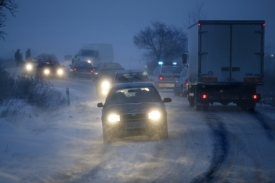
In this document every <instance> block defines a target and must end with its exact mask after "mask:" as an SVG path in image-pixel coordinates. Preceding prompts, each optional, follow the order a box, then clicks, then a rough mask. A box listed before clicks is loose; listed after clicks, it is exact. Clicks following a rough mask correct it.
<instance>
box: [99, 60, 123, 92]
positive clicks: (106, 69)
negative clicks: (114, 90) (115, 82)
mask: <svg viewBox="0 0 275 183" xmlns="http://www.w3.org/2000/svg"><path fill="white" fill-rule="evenodd" d="M120 70H125V69H124V68H123V67H122V66H121V65H120V64H119V63H116V62H104V63H100V64H98V65H97V66H96V70H95V75H94V80H95V85H96V95H97V96H98V97H106V95H107V94H108V91H109V89H110V87H111V82H112V78H113V77H114V75H115V73H116V71H120Z"/></svg>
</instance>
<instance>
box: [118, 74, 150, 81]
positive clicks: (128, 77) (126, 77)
mask: <svg viewBox="0 0 275 183" xmlns="http://www.w3.org/2000/svg"><path fill="white" fill-rule="evenodd" d="M115 81H116V82H117V83H127V82H139V81H149V79H148V77H147V75H145V74H144V73H143V72H136V73H125V74H117V76H116V79H115Z"/></svg>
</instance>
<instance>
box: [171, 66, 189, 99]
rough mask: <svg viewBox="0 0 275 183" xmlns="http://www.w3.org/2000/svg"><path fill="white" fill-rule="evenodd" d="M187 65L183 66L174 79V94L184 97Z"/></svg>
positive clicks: (186, 87) (185, 93)
mask: <svg viewBox="0 0 275 183" xmlns="http://www.w3.org/2000/svg"><path fill="white" fill-rule="evenodd" d="M187 73H188V65H184V66H183V68H182V71H181V72H180V74H179V76H178V77H177V78H176V81H175V87H174V94H175V95H181V96H183V97H186V95H187V91H188V78H187Z"/></svg>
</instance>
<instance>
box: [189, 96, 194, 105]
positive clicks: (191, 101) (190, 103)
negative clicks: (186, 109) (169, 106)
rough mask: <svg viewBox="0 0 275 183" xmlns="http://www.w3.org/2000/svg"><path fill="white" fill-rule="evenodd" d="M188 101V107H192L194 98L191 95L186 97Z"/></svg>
mask: <svg viewBox="0 0 275 183" xmlns="http://www.w3.org/2000/svg"><path fill="white" fill-rule="evenodd" d="M188 102H189V106H190V107H194V98H193V97H190V98H188Z"/></svg>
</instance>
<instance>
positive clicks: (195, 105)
mask: <svg viewBox="0 0 275 183" xmlns="http://www.w3.org/2000/svg"><path fill="white" fill-rule="evenodd" d="M194 107H195V109H196V111H200V110H201V109H202V107H201V106H198V105H197V101H196V100H194Z"/></svg>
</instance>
